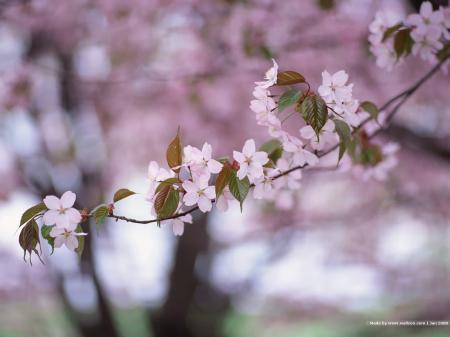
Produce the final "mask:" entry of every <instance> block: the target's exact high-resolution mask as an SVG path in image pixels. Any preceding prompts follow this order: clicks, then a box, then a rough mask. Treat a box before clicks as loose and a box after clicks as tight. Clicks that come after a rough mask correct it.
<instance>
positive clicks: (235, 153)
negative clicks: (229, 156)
mask: <svg viewBox="0 0 450 337" xmlns="http://www.w3.org/2000/svg"><path fill="white" fill-rule="evenodd" d="M233 158H234V160H236V161H237V162H238V163H243V162H244V161H245V156H244V154H243V153H241V152H238V151H233Z"/></svg>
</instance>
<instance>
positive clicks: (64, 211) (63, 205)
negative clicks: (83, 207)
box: [43, 191, 81, 229]
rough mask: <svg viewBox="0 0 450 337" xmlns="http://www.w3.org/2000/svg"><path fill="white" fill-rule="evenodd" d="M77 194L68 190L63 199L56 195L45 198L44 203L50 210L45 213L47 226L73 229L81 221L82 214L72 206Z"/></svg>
mask: <svg viewBox="0 0 450 337" xmlns="http://www.w3.org/2000/svg"><path fill="white" fill-rule="evenodd" d="M76 197H77V196H76V194H75V193H73V192H71V191H67V192H65V193H64V194H63V195H62V196H61V199H59V198H57V197H55V196H54V195H48V196H46V197H45V198H44V204H45V206H47V208H48V211H47V212H45V213H44V218H43V220H44V224H46V225H47V226H52V225H56V226H57V227H58V228H67V229H73V228H75V227H76V225H77V224H78V223H79V222H80V221H81V214H80V212H79V211H78V210H76V209H75V208H73V207H72V206H73V205H74V203H75V200H76Z"/></svg>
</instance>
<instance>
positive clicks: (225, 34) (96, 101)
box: [0, 0, 450, 337]
mask: <svg viewBox="0 0 450 337" xmlns="http://www.w3.org/2000/svg"><path fill="white" fill-rule="evenodd" d="M420 3H421V1H415V0H412V1H406V0H405V1H401V0H398V1H397V0H396V1H394V0H386V1H382V0H378V1H376V0H374V1H369V0H339V1H332V0H321V1H316V0H302V1H300V0H283V1H276V0H179V1H176V0H172V1H171V0H159V1H158V0H129V1H122V0H96V1H92V0H67V1H51V0H29V1H26V0H9V1H8V0H6V1H1V2H0V106H1V109H0V182H1V184H0V186H1V187H0V336H1V337H25V336H26V337H28V336H32V337H40V336H45V337H52V336H55V337H61V336H63V337H66V336H67V337H119V336H126V337H144V336H154V337H178V336H188V337H190V336H192V337H203V336H204V337H216V336H217V337H232V336H233V337H234V336H237V337H239V336H242V337H244V336H245V337H252V336H262V337H269V336H288V337H289V336H308V337H340V336H347V337H352V336H355V337H356V336H388V335H390V336H393V335H395V336H420V337H422V336H430V337H440V336H442V337H443V336H449V335H450V328H449V327H440V328H436V327H435V328H430V327H427V328H424V327H422V328H419V327H403V328H400V327H395V328H386V327H374V326H370V325H367V321H373V320H449V319H450V288H449V286H450V267H449V266H450V264H449V263H450V261H449V248H450V246H449V245H450V232H449V225H450V217H449V216H450V170H449V168H450V141H449V140H450V95H449V83H450V82H449V76H448V75H447V76H446V75H445V74H438V75H436V76H435V77H434V78H433V79H432V80H430V81H429V82H428V83H427V84H426V85H424V87H423V88H421V89H420V90H419V92H417V93H416V94H415V95H414V97H412V98H411V99H410V100H409V101H408V103H407V104H405V105H404V107H403V108H402V109H401V111H400V112H399V114H398V115H397V116H396V118H395V119H394V121H393V124H392V126H391V127H389V128H388V129H387V130H386V131H385V132H384V133H383V134H381V135H380V139H382V140H393V141H396V142H398V143H400V144H401V146H402V150H401V152H400V154H399V165H398V167H397V168H396V169H395V170H394V171H393V172H392V174H391V176H390V177H389V179H388V180H387V181H386V182H382V183H380V182H363V181H361V180H358V179H355V177H353V176H351V175H350V174H344V173H340V172H315V173H313V172H310V173H307V172H306V173H305V174H304V178H303V180H302V188H301V189H300V190H299V192H298V194H296V195H295V196H294V198H293V199H288V200H284V202H281V203H280V204H282V205H289V204H292V205H291V206H292V207H289V208H287V209H280V208H279V207H278V208H277V207H274V205H272V204H268V203H264V202H260V201H258V202H256V201H252V200H247V201H246V204H245V208H244V212H243V214H242V215H241V214H240V211H239V208H238V207H234V208H233V209H232V210H231V211H229V212H228V213H226V214H222V213H216V212H212V213H210V214H208V216H205V215H201V214H195V222H194V224H193V225H190V226H188V227H187V228H186V231H185V234H184V236H182V237H181V238H175V237H174V236H173V234H172V231H171V229H170V228H167V227H162V228H158V227H157V226H156V225H137V224H129V223H121V222H114V221H108V222H107V223H106V224H104V226H102V227H101V228H96V227H95V225H92V226H91V228H90V235H89V236H88V237H87V244H86V248H85V252H84V254H83V256H82V258H81V260H79V259H78V258H77V257H76V256H75V254H73V253H71V252H69V251H67V250H65V249H59V250H57V251H56V252H55V253H54V254H53V255H51V256H50V251H49V249H48V247H46V246H45V245H44V247H43V252H44V256H43V260H44V262H45V264H44V265H43V264H41V263H40V262H39V261H38V260H37V259H36V258H34V259H33V262H34V263H33V266H32V267H31V266H30V265H29V264H26V263H25V262H24V261H23V259H22V257H23V253H22V251H21V249H20V247H19V245H18V239H17V238H18V233H17V228H18V222H19V218H20V215H21V214H22V212H23V211H24V210H25V209H26V208H28V207H29V206H30V205H33V204H35V203H37V202H39V200H41V199H42V198H43V196H45V195H48V194H57V195H60V194H61V193H62V192H64V191H66V190H72V191H74V192H76V193H77V196H78V202H79V205H78V206H79V207H88V208H92V207H93V206H95V205H97V204H98V203H100V202H103V201H107V200H110V199H111V196H112V194H113V192H114V191H115V190H117V189H118V188H121V187H129V188H131V189H133V190H135V191H137V192H141V193H144V194H145V192H146V187H147V186H146V168H147V164H148V162H149V161H150V160H158V161H160V162H161V163H162V162H163V160H164V152H165V148H166V146H167V144H168V142H169V141H170V139H171V138H172V137H173V135H174V134H175V132H176V128H177V127H178V125H180V126H181V128H182V134H183V139H184V143H185V144H192V145H194V146H198V147H200V146H201V145H202V144H203V142H204V141H205V140H206V141H208V142H210V143H211V144H212V145H213V148H214V149H216V150H215V153H218V154H219V155H220V156H222V155H226V154H229V153H230V151H231V150H232V149H237V148H241V146H242V144H243V142H244V140H245V139H247V138H250V137H252V138H255V139H257V141H258V142H259V143H261V142H263V141H264V140H266V139H267V134H266V130H265V129H264V128H261V127H258V126H256V123H255V121H254V115H253V113H252V112H251V111H250V110H249V108H248V106H249V101H250V99H251V91H252V87H253V82H254V81H255V80H259V79H260V78H261V77H262V74H263V73H264V71H265V70H266V69H267V68H269V67H270V64H271V61H270V58H271V57H275V58H276V59H277V61H278V62H279V64H280V65H281V68H283V69H293V70H297V71H300V72H301V73H303V74H304V75H305V76H306V77H307V78H308V80H309V81H310V82H311V83H312V84H313V87H315V88H317V85H318V84H319V83H320V82H321V75H320V74H321V71H323V70H324V69H327V70H328V71H330V72H334V71H338V70H340V69H345V70H346V71H347V72H348V73H349V75H350V81H351V82H353V83H354V84H355V88H354V91H355V96H356V97H359V98H361V99H369V100H372V101H374V102H377V103H378V104H381V103H382V102H384V101H386V100H387V99H388V98H390V97H392V96H393V95H394V94H395V93H397V92H399V91H401V90H403V89H405V88H406V87H408V86H409V85H410V84H412V83H413V81H415V80H416V79H418V78H419V77H420V76H422V75H423V74H424V73H425V72H426V71H427V69H429V68H430V65H427V64H424V63H423V62H422V61H420V60H417V59H411V60H408V61H407V62H405V63H403V64H402V65H401V66H399V67H398V68H396V70H395V71H393V72H391V73H386V72H384V71H381V70H379V69H377V68H376V66H375V62H374V59H373V57H372V56H371V55H370V54H369V52H368V43H367V36H368V25H369V23H370V22H371V21H372V19H373V17H374V14H375V13H376V11H378V10H385V11H388V12H389V13H390V15H392V16H394V17H395V16H397V17H399V18H401V17H403V16H405V15H406V14H407V13H410V12H413V11H417V10H418V8H419V6H420ZM433 3H434V4H435V5H439V4H443V5H448V3H447V1H433ZM118 208H119V209H118V210H117V212H118V213H121V214H125V215H130V216H133V217H137V218H148V217H149V207H148V204H147V203H146V202H145V200H144V197H143V196H134V197H131V198H128V199H127V200H125V201H123V202H121V204H120V205H119V206H118ZM97 233H98V234H97Z"/></svg>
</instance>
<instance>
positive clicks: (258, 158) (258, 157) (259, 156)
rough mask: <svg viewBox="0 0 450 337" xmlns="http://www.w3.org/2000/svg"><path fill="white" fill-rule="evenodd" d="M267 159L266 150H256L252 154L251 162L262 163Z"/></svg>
mask: <svg viewBox="0 0 450 337" xmlns="http://www.w3.org/2000/svg"><path fill="white" fill-rule="evenodd" d="M268 161H269V156H268V155H267V152H264V151H258V152H255V153H254V154H253V162H255V163H258V164H261V165H264V164H266V163H267V162H268Z"/></svg>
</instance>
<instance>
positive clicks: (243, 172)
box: [233, 139, 269, 181]
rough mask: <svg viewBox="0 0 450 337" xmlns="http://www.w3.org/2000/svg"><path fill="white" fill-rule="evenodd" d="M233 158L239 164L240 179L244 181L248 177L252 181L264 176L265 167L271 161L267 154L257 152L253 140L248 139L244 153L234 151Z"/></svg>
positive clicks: (243, 149) (238, 173)
mask: <svg viewBox="0 0 450 337" xmlns="http://www.w3.org/2000/svg"><path fill="white" fill-rule="evenodd" d="M233 158H234V160H236V161H237V162H238V163H239V170H238V172H237V176H238V178H239V179H241V180H242V179H244V178H245V177H248V178H249V180H250V181H254V180H256V179H258V178H260V177H262V176H263V174H264V171H263V165H265V164H266V163H267V162H268V161H269V157H268V156H267V153H266V152H264V151H256V145H255V141H254V140H253V139H248V140H247V141H246V142H245V144H244V147H243V148H242V152H238V151H233Z"/></svg>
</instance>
